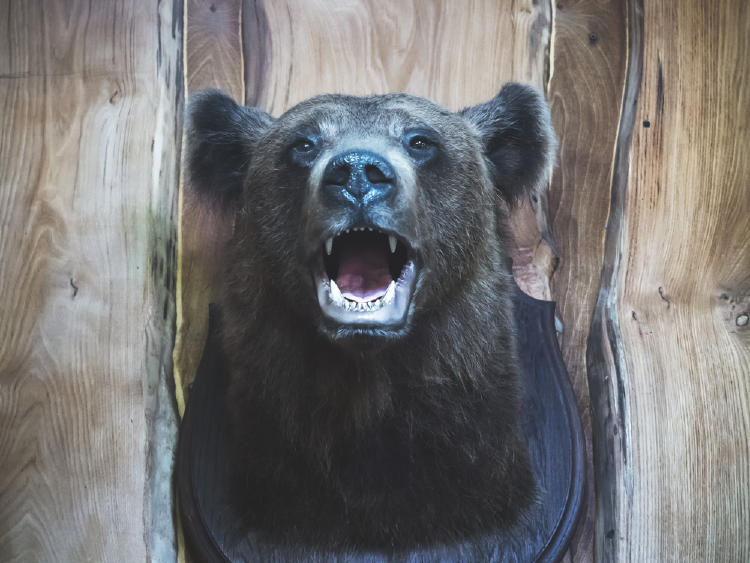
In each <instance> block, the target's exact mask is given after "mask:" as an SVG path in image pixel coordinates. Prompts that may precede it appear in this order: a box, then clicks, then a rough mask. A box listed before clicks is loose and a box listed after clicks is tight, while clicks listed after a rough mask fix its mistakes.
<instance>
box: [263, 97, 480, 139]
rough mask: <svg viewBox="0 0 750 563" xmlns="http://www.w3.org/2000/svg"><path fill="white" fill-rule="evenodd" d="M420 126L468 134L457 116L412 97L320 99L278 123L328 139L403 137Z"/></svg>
mask: <svg viewBox="0 0 750 563" xmlns="http://www.w3.org/2000/svg"><path fill="white" fill-rule="evenodd" d="M419 125H423V126H428V127H431V128H433V129H436V130H438V131H440V132H446V133H456V132H457V129H458V130H461V133H465V132H467V131H468V129H467V128H466V126H465V123H464V122H463V120H462V119H460V118H458V116H456V115H455V114H454V113H452V112H450V111H448V110H446V109H445V108H443V107H441V106H439V105H438V104H435V103H434V102H431V101H429V100H425V99H423V98H418V97H416V96H410V95H408V94H386V95H381V96H369V97H357V96H345V95H338V94H326V95H322V96H316V97H315V98H310V99H309V100H305V101H304V102H301V103H300V104H298V105H297V106H295V107H293V108H291V109H290V110H289V111H287V112H286V113H284V114H283V115H282V116H281V117H280V118H279V119H278V121H277V127H279V128H280V129H282V130H298V129H303V128H311V129H314V130H315V131H317V132H319V133H320V134H322V135H324V136H326V137H336V136H338V135H341V134H344V133H352V132H354V133H356V132H362V133H369V134H372V133H379V134H385V135H399V134H400V133H401V132H402V131H403V130H404V129H405V128H408V127H413V126H419Z"/></svg>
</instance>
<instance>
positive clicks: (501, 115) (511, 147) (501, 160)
mask: <svg viewBox="0 0 750 563" xmlns="http://www.w3.org/2000/svg"><path fill="white" fill-rule="evenodd" d="M459 113H460V114H461V115H462V116H463V117H464V118H465V119H467V120H468V121H469V122H470V123H472V124H473V125H474V126H475V127H476V128H477V130H478V131H479V136H480V139H481V141H482V142H483V143H484V151H485V156H486V157H487V158H488V159H489V161H490V162H491V163H492V167H493V176H494V180H495V185H496V186H497V187H498V190H499V191H500V193H501V194H502V196H503V197H504V198H505V200H506V201H507V202H508V203H511V204H512V203H515V202H516V201H517V200H518V199H519V198H520V197H521V196H524V195H532V194H534V193H538V192H540V191H542V190H544V188H545V187H546V185H547V183H548V182H549V178H550V175H551V173H552V168H553V165H554V160H555V153H556V150H557V140H556V138H555V132H554V130H553V129H552V121H551V119H550V113H549V106H548V105H547V101H546V100H545V99H544V96H543V95H542V94H541V93H540V92H539V91H537V90H536V89H534V88H532V87H531V86H525V85H523V84H506V85H505V86H503V88H502V90H500V93H499V94H498V95H497V96H495V97H494V98H492V99H491V100H490V101H489V102H485V103H483V104H479V105H476V106H472V107H468V108H465V109H463V110H461V111H460V112H459Z"/></svg>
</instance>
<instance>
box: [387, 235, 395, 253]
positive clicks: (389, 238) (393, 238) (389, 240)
mask: <svg viewBox="0 0 750 563" xmlns="http://www.w3.org/2000/svg"><path fill="white" fill-rule="evenodd" d="M388 244H389V245H390V247H391V254H395V253H396V244H397V243H396V237H394V236H393V235H389V236H388Z"/></svg>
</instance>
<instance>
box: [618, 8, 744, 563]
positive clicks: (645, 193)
mask: <svg viewBox="0 0 750 563" xmlns="http://www.w3.org/2000/svg"><path fill="white" fill-rule="evenodd" d="M644 22H645V27H644V58H643V79H642V82H641V89H640V94H639V97H638V99H639V106H638V111H637V117H636V120H635V133H634V135H633V148H632V160H631V166H630V179H629V185H628V190H627V200H626V203H625V208H624V224H625V229H624V231H623V233H622V239H621V248H620V253H621V256H622V260H621V262H620V268H619V270H618V272H617V288H616V289H617V293H616V299H617V306H618V309H619V329H620V331H621V334H622V349H623V350H624V360H625V361H624V363H623V367H624V370H623V373H621V374H620V381H621V382H622V385H623V388H624V391H625V393H626V396H627V406H628V414H629V416H628V417H627V418H626V427H625V428H621V429H620V432H621V433H622V434H623V435H624V444H625V448H624V452H623V453H624V456H623V459H622V465H623V466H622V467H621V468H620V470H621V473H622V481H621V483H620V494H621V495H622V502H620V503H619V504H618V506H617V509H618V510H617V513H616V518H617V519H616V526H615V529H614V535H613V541H614V542H615V549H614V553H615V554H616V556H617V559H620V560H628V561H656V560H659V561H719V560H721V561H748V560H750V534H748V530H750V451H749V446H748V444H750V414H749V413H750V378H748V374H750V346H749V344H750V332H749V330H750V329H749V328H748V325H747V324H742V320H741V319H742V318H743V317H742V315H747V312H748V306H749V305H750V237H748V233H749V232H750V196H749V195H748V194H749V192H748V178H749V177H750V160H748V158H747V155H748V153H749V152H750V136H749V135H748V131H750V112H748V107H750V94H749V93H748V92H750V65H748V60H750V5H748V3H747V2H743V1H741V0H724V1H721V2H704V3H696V4H691V5H690V7H689V8H688V7H686V6H683V5H682V4H680V3H677V2H661V3H658V2H647V3H645V14H644Z"/></svg>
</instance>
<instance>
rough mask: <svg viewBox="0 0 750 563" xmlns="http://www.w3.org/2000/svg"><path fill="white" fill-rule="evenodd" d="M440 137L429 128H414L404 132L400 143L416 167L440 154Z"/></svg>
mask: <svg viewBox="0 0 750 563" xmlns="http://www.w3.org/2000/svg"><path fill="white" fill-rule="evenodd" d="M439 139H440V137H439V136H438V133H437V132H436V131H435V130H434V129H431V128H429V127H415V128H413V129H407V130H406V131H404V135H403V137H402V142H403V144H404V147H405V148H406V150H407V151H408V152H409V154H410V156H411V157H412V158H413V159H414V161H415V162H416V163H417V164H418V165H420V166H421V165H423V164H427V163H428V162H430V161H432V160H434V159H435V158H436V157H437V156H438V154H439V152H440V150H439V149H440V140H439Z"/></svg>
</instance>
